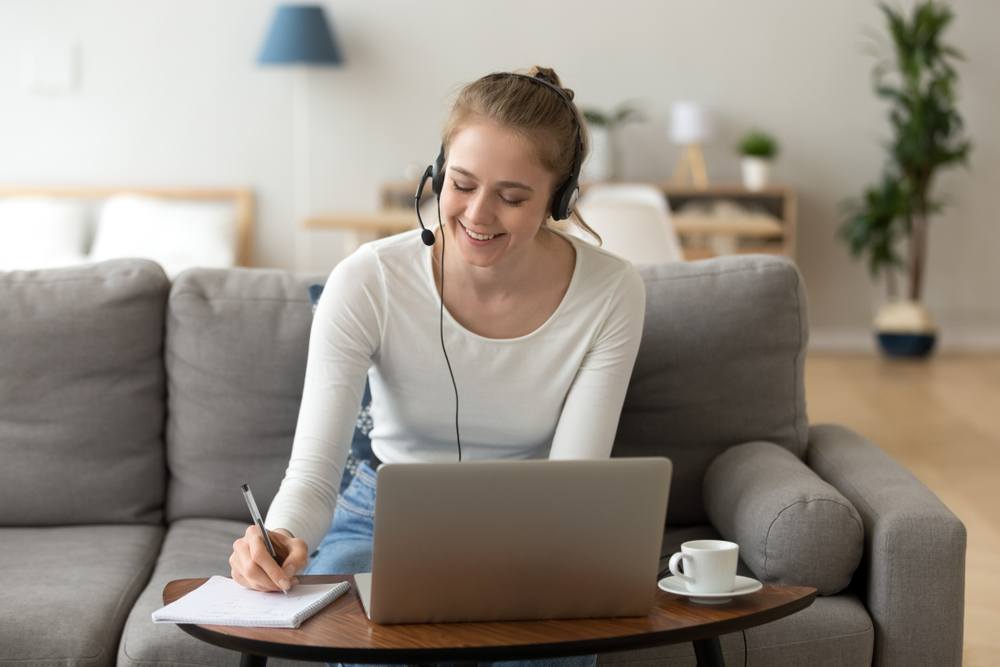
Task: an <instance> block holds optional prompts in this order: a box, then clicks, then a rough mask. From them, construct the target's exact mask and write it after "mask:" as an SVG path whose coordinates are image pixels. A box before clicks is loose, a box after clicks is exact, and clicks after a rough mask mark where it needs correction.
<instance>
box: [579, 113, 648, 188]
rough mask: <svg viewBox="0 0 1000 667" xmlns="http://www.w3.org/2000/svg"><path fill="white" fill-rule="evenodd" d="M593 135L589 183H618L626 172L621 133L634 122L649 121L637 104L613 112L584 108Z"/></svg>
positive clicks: (587, 165) (586, 170)
mask: <svg viewBox="0 0 1000 667" xmlns="http://www.w3.org/2000/svg"><path fill="white" fill-rule="evenodd" d="M583 117H584V118H585V119H586V121H587V130H588V132H589V134H590V155H589V157H588V158H587V161H586V162H585V163H584V165H583V170H582V171H583V178H584V180H587V181H617V180H619V179H620V178H621V173H622V154H621V137H620V136H619V130H620V129H621V128H622V127H623V126H625V125H627V124H628V123H630V122H633V121H642V120H645V117H644V116H643V115H642V113H641V112H640V111H639V110H638V108H636V106H635V105H634V104H631V103H629V102H622V103H621V104H619V105H618V106H617V107H615V108H614V109H612V110H611V111H608V112H605V111H601V110H599V109H595V108H593V107H589V108H586V109H583Z"/></svg>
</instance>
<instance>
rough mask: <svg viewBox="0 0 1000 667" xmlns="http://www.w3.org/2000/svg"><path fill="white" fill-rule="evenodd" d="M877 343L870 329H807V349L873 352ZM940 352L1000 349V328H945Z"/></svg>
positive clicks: (939, 341)
mask: <svg viewBox="0 0 1000 667" xmlns="http://www.w3.org/2000/svg"><path fill="white" fill-rule="evenodd" d="M876 346H877V343H876V341H875V335H874V334H873V333H872V331H871V330H870V329H844V328H837V327H828V328H823V327H817V328H816V329H812V330H811V331H810V332H809V351H810V352H850V353H856V352H873V351H875V350H876ZM937 349H938V351H941V352H1000V329H985V328H984V329H965V330H962V329H958V328H952V329H944V330H943V331H942V332H941V334H940V335H939V337H938V341H937Z"/></svg>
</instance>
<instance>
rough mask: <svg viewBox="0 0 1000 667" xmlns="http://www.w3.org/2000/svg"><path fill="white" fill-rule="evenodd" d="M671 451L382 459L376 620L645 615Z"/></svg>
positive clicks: (370, 599)
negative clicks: (594, 457) (587, 456)
mask: <svg viewBox="0 0 1000 667" xmlns="http://www.w3.org/2000/svg"><path fill="white" fill-rule="evenodd" d="M671 471H672V465H671V463H670V461H669V460H668V459H665V458H619V459H610V460H603V461H550V460H534V461H482V462H464V463H405V464H383V465H382V466H380V467H379V470H378V482H377V486H376V489H377V490H376V500H375V536H374V545H373V554H372V573H371V578H370V579H368V578H367V577H362V576H360V575H359V577H360V578H359V580H358V585H359V592H361V593H362V595H363V598H362V599H363V602H364V603H365V609H366V612H367V614H368V616H369V618H371V619H372V620H373V621H375V622H377V623H437V622H448V621H495V620H518V619H520V620H533V619H544V618H600V617H612V616H643V615H645V614H647V613H648V612H649V609H650V608H651V605H652V602H653V596H654V594H655V591H656V573H657V567H658V565H659V558H660V549H661V547H662V540H663V530H664V523H665V520H666V511H667V498H668V496H669V493H670V477H671Z"/></svg>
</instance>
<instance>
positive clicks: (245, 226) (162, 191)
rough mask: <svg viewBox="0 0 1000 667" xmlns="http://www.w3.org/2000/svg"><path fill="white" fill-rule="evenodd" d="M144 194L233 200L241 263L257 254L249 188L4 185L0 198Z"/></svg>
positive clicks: (239, 260) (102, 197) (70, 197)
mask: <svg viewBox="0 0 1000 667" xmlns="http://www.w3.org/2000/svg"><path fill="white" fill-rule="evenodd" d="M123 194H131V195H143V196H147V197H162V198H164V199H177V200H188V201H214V202H230V203H231V204H232V205H233V210H234V211H235V214H236V238H237V247H236V257H237V263H238V264H239V265H240V266H250V265H251V260H252V254H253V245H252V242H253V238H252V237H253V224H254V195H253V191H252V190H250V189H248V188H231V189H227V188H157V187H121V188H115V187H106V186H99V187H98V186H94V187H91V186H79V187H53V186H43V185H40V186H34V185H32V186H7V185H0V198H4V197H52V198H66V199H83V200H88V199H107V198H108V197H111V196H114V195H123Z"/></svg>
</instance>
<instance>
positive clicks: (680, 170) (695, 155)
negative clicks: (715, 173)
mask: <svg viewBox="0 0 1000 667" xmlns="http://www.w3.org/2000/svg"><path fill="white" fill-rule="evenodd" d="M671 180H672V181H673V183H674V185H684V184H686V183H687V182H688V181H689V180H690V182H691V184H692V185H693V186H694V187H696V188H707V187H708V170H707V169H706V168H705V156H704V154H702V152H701V144H688V145H686V146H685V147H684V152H683V153H681V157H680V159H679V160H678V161H677V166H676V167H674V175H673V177H672V179H671Z"/></svg>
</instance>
